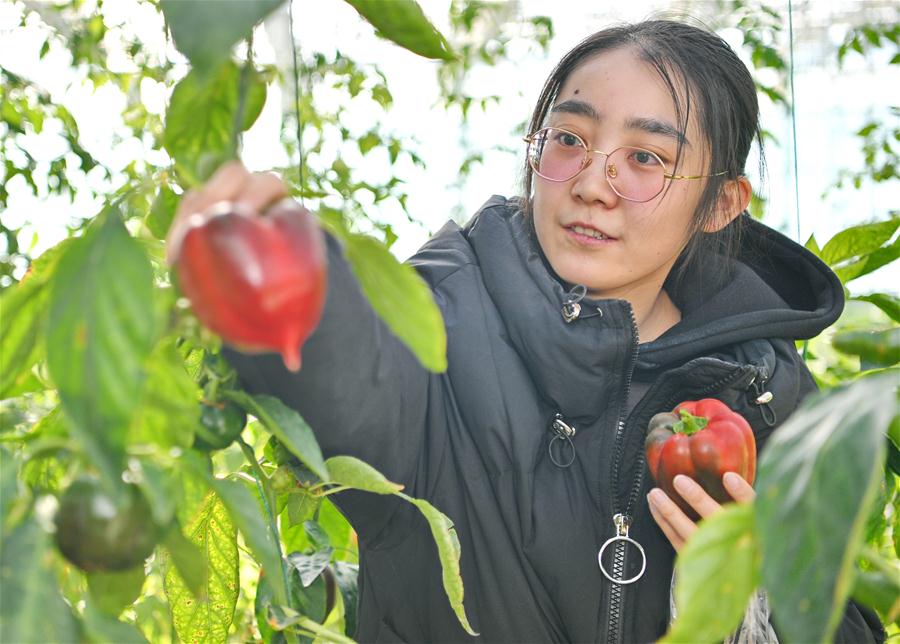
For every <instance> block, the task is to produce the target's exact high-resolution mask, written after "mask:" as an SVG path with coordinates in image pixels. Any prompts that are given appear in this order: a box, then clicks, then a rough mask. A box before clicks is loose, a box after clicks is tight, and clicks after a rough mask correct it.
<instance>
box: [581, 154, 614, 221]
mask: <svg viewBox="0 0 900 644" xmlns="http://www.w3.org/2000/svg"><path fill="white" fill-rule="evenodd" d="M607 172H608V169H607V155H606V153H605V152H600V151H599V150H591V153H590V155H589V156H588V160H587V163H586V164H585V167H584V168H583V169H582V170H581V172H579V173H578V174H577V175H576V176H575V178H574V179H573V182H572V195H573V196H574V197H575V198H577V199H579V200H581V201H584V202H585V203H587V204H594V203H598V204H603V205H604V206H606V207H607V208H612V207H613V206H615V205H616V203H618V200H619V195H618V194H616V191H615V190H613V188H612V185H611V184H610V183H609V179H610V177H609V176H608V174H607Z"/></svg>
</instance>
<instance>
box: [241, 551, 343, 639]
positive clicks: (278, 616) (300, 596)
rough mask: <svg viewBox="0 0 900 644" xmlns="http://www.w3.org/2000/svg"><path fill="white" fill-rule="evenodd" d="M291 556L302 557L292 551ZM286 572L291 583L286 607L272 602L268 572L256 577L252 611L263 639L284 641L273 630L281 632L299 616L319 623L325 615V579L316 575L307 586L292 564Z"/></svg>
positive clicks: (295, 621) (297, 620)
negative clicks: (257, 580) (289, 596)
mask: <svg viewBox="0 0 900 644" xmlns="http://www.w3.org/2000/svg"><path fill="white" fill-rule="evenodd" d="M294 555H298V556H302V555H300V553H292V556H294ZM320 572H321V571H320ZM289 574H290V585H291V603H290V605H289V606H285V605H282V604H279V603H278V602H277V601H275V597H274V593H273V590H272V585H271V583H270V579H269V575H263V576H262V577H261V578H260V580H259V586H258V588H257V592H256V602H255V606H254V612H255V613H256V618H257V625H258V627H259V630H260V634H261V635H262V636H263V639H264V640H266V641H271V642H284V641H285V640H284V638H283V637H281V636H277V635H275V634H274V633H273V630H275V631H282V630H284V629H286V628H288V627H289V626H292V625H294V624H297V623H298V622H299V619H300V618H302V617H304V616H305V617H307V618H309V619H310V620H311V621H313V623H321V622H323V621H324V620H325V618H326V617H327V615H326V614H325V609H326V604H327V595H328V591H327V587H326V584H325V579H324V578H322V576H321V575H316V576H314V577H313V578H312V579H311V580H310V583H309V584H308V585H306V586H304V584H302V583H301V581H300V574H299V572H298V571H297V570H296V569H295V568H293V567H291V568H290V572H289ZM326 641H329V642H330V641H332V640H326Z"/></svg>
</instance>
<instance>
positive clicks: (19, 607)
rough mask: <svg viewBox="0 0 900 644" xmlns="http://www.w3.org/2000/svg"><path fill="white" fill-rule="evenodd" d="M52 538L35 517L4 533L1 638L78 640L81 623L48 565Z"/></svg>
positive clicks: (0, 559) (0, 582)
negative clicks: (78, 621) (60, 592)
mask: <svg viewBox="0 0 900 644" xmlns="http://www.w3.org/2000/svg"><path fill="white" fill-rule="evenodd" d="M50 547H51V546H50V540H49V537H48V535H47V533H46V532H44V531H43V530H42V529H41V528H40V527H39V526H38V524H37V523H36V522H35V521H34V520H33V519H28V520H26V521H25V522H23V523H21V524H19V525H18V526H17V527H16V528H15V529H13V530H12V531H11V532H9V533H8V534H4V535H3V543H2V548H0V597H3V601H0V641H2V642H39V643H42V644H43V643H44V642H76V641H78V640H79V633H78V624H77V623H76V621H75V617H74V616H73V615H72V611H71V609H70V608H69V606H68V605H67V604H66V603H65V601H63V598H62V596H61V595H60V594H59V590H58V588H57V577H56V574H55V571H53V570H52V569H51V568H50V566H49V565H48V561H49V559H48V555H49V554H50V553H49V549H50Z"/></svg>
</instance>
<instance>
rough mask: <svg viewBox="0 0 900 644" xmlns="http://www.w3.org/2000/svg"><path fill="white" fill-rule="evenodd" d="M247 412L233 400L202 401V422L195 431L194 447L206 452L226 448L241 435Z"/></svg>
mask: <svg viewBox="0 0 900 644" xmlns="http://www.w3.org/2000/svg"><path fill="white" fill-rule="evenodd" d="M246 424H247V413H246V412H245V411H244V410H243V409H242V408H241V407H239V406H238V405H236V404H234V403H233V402H231V401H225V402H218V403H208V402H203V403H200V424H199V425H198V426H197V428H196V430H195V433H194V447H195V448H197V449H199V450H203V451H204V452H212V451H215V450H218V449H224V448H226V447H228V446H229V445H231V443H233V442H234V440H235V439H236V438H237V437H238V436H240V435H241V432H242V431H243V430H244V426H245V425H246Z"/></svg>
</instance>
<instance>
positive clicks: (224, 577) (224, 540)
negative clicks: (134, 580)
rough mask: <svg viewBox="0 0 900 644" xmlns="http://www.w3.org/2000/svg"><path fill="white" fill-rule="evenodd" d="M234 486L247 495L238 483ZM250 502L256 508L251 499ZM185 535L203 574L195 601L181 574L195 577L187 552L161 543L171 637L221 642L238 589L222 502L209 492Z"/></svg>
mask: <svg viewBox="0 0 900 644" xmlns="http://www.w3.org/2000/svg"><path fill="white" fill-rule="evenodd" d="M222 482H223V483H225V481H222ZM233 485H236V486H237V487H238V488H240V489H241V490H242V491H244V492H246V490H243V488H242V487H241V486H240V484H238V483H234V484H233ZM251 502H253V503H254V504H255V503H256V501H254V500H253V499H252V497H251ZM185 530H186V533H187V540H188V541H189V542H190V543H191V544H193V545H194V546H195V548H196V549H199V551H200V553H201V554H202V557H201V559H202V561H203V562H204V563H205V565H204V568H205V574H204V575H203V579H202V582H201V584H200V593H199V597H196V596H195V593H194V592H192V591H191V589H190V585H189V584H187V583H186V582H185V578H184V576H183V574H182V571H188V570H190V572H189V576H190V577H192V578H195V577H196V573H197V571H196V568H195V567H194V566H192V565H191V564H190V562H188V561H186V560H185V558H184V555H187V554H189V553H190V550H189V549H186V548H184V547H183V544H179V543H178V542H179V539H178V537H174V538H173V539H167V540H166V547H167V549H168V550H169V555H170V557H171V558H172V560H173V561H174V563H175V566H170V567H168V570H166V576H165V591H166V597H167V598H168V600H169V606H170V607H171V610H172V621H173V622H174V625H175V632H176V633H178V637H179V638H180V639H181V641H183V642H225V641H226V640H227V638H228V629H229V627H230V626H231V622H232V620H233V619H234V608H235V605H236V603H237V597H238V592H239V590H240V584H239V578H238V548H237V529H236V528H235V525H234V523H233V522H232V520H231V516H230V515H229V511H228V510H227V509H226V505H225V503H224V502H223V500H222V499H221V498H220V497H219V496H217V495H216V494H213V493H212V492H210V493H208V494H207V495H206V498H205V499H204V503H203V505H202V506H201V507H200V508H199V511H198V512H197V514H196V515H195V516H194V518H193V520H192V521H191V523H190V524H189V525H187V526H186V528H185Z"/></svg>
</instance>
